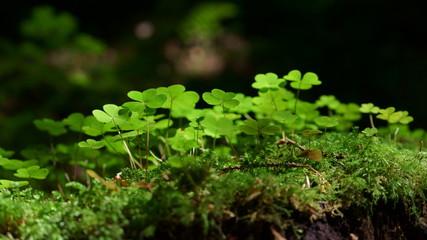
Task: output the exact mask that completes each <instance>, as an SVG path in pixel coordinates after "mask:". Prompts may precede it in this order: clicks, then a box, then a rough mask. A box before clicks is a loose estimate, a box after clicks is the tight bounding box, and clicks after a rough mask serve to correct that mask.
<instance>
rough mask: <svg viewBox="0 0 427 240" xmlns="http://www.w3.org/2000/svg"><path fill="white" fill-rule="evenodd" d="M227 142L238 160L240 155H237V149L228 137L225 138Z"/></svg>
mask: <svg viewBox="0 0 427 240" xmlns="http://www.w3.org/2000/svg"><path fill="white" fill-rule="evenodd" d="M225 141H227V143H228V144H230V147H231V150H232V151H233V153H234V156H236V158H237V157H238V155H237V152H236V149H234V146H233V144H232V143H231V141H230V139H229V138H228V137H227V136H225Z"/></svg>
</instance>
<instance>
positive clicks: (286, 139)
mask: <svg viewBox="0 0 427 240" xmlns="http://www.w3.org/2000/svg"><path fill="white" fill-rule="evenodd" d="M287 143H290V144H292V145H295V146H297V148H299V149H300V150H301V151H305V150H306V148H305V147H303V146H301V145H300V144H298V143H297V142H295V141H294V140H292V139H290V138H288V137H285V138H284V139H280V140H279V141H277V142H276V145H277V146H280V145H282V144H287ZM322 153H323V156H327V154H326V153H324V152H322ZM330 155H331V156H333V157H335V158H336V159H344V158H348V156H346V155H344V154H342V153H338V154H336V153H331V154H330Z"/></svg>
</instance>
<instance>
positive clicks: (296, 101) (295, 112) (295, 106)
mask: <svg viewBox="0 0 427 240" xmlns="http://www.w3.org/2000/svg"><path fill="white" fill-rule="evenodd" d="M300 88H301V81H300V83H299V86H298V90H297V99H296V100H295V105H294V114H295V115H296V114H297V103H298V99H299V92H300Z"/></svg>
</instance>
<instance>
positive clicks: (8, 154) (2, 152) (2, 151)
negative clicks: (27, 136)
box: [0, 147, 15, 158]
mask: <svg viewBox="0 0 427 240" xmlns="http://www.w3.org/2000/svg"><path fill="white" fill-rule="evenodd" d="M14 153H15V152H14V151H7V150H5V149H3V148H1V147H0V158H1V157H2V156H3V157H12V156H13V154H14Z"/></svg>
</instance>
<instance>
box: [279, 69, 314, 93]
mask: <svg viewBox="0 0 427 240" xmlns="http://www.w3.org/2000/svg"><path fill="white" fill-rule="evenodd" d="M283 78H284V79H286V80H288V81H291V87H292V88H294V89H299V90H308V89H310V88H312V86H313V85H320V84H322V82H321V81H319V78H318V77H317V74H315V73H313V72H307V73H305V74H304V76H303V77H302V78H301V72H300V71H298V70H292V71H290V72H289V73H288V75H285V76H284V77H283Z"/></svg>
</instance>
